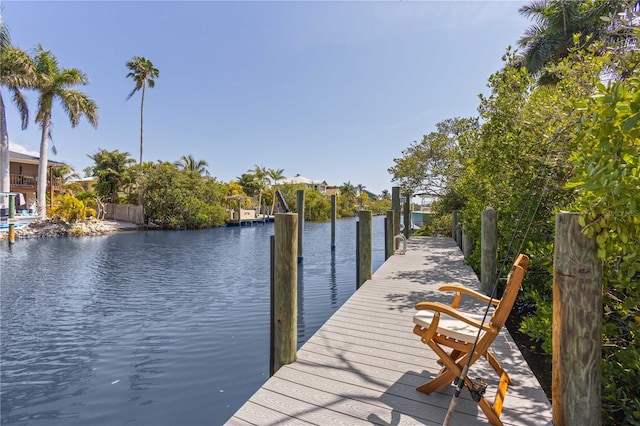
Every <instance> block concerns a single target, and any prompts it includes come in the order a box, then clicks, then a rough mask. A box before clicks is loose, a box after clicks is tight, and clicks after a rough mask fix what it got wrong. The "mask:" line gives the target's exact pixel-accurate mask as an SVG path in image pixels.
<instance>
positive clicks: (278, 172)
mask: <svg viewBox="0 0 640 426" xmlns="http://www.w3.org/2000/svg"><path fill="white" fill-rule="evenodd" d="M267 177H268V178H269V179H270V180H271V192H272V193H273V194H272V196H271V198H272V200H271V214H272V215H273V211H274V210H275V207H276V190H277V189H278V181H279V180H282V179H284V169H269V170H267Z"/></svg>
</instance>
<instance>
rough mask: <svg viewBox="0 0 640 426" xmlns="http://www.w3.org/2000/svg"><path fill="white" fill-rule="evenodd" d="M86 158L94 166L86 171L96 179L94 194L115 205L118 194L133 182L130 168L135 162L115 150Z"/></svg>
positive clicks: (127, 155) (101, 151) (103, 151)
mask: <svg viewBox="0 0 640 426" xmlns="http://www.w3.org/2000/svg"><path fill="white" fill-rule="evenodd" d="M88 157H89V158H91V159H92V160H93V161H94V165H93V166H91V167H89V168H88V169H90V170H87V171H88V172H89V173H88V174H90V175H91V176H95V177H97V178H98V183H97V184H96V185H95V187H94V190H95V192H96V194H97V195H98V196H99V197H101V199H103V200H104V201H105V202H107V203H117V202H118V194H119V193H120V192H121V191H122V190H124V189H125V188H126V187H127V186H128V185H129V184H131V182H132V181H133V178H132V172H133V169H132V167H131V166H132V165H133V164H135V162H136V160H134V159H133V158H131V157H130V156H129V153H128V152H120V151H118V150H117V149H116V150H115V151H107V150H105V149H101V150H99V151H98V152H96V153H95V154H93V155H88Z"/></svg>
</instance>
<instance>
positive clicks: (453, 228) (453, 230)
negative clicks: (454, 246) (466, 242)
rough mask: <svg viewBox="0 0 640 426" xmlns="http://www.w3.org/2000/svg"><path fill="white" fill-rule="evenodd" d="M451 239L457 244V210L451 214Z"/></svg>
mask: <svg viewBox="0 0 640 426" xmlns="http://www.w3.org/2000/svg"><path fill="white" fill-rule="evenodd" d="M451 238H453V239H454V240H455V241H456V242H458V240H457V238H458V210H454V211H452V212H451Z"/></svg>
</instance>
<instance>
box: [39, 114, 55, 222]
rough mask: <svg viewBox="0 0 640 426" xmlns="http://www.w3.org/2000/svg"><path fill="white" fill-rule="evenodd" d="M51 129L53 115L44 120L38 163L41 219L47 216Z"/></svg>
mask: <svg viewBox="0 0 640 426" xmlns="http://www.w3.org/2000/svg"><path fill="white" fill-rule="evenodd" d="M50 127H51V115H50V114H46V116H45V117H44V119H43V120H42V139H40V162H39V163H38V187H37V192H38V203H37V208H38V212H39V213H40V217H41V218H42V219H44V218H45V217H46V215H47V169H48V165H49V159H48V158H47V155H48V154H49V129H50ZM51 201H52V202H53V200H51Z"/></svg>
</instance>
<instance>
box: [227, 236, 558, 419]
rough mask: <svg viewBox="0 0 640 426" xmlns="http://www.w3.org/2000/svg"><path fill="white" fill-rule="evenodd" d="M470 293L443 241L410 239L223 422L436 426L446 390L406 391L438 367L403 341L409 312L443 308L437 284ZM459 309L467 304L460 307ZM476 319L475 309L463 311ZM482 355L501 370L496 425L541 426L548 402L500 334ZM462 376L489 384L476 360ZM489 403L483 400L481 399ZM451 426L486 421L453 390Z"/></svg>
mask: <svg viewBox="0 0 640 426" xmlns="http://www.w3.org/2000/svg"><path fill="white" fill-rule="evenodd" d="M450 283H455V284H462V285H466V286H468V287H471V288H474V289H478V288H479V282H478V279H477V277H476V275H475V273H474V272H473V270H472V269H471V268H470V267H469V266H467V265H465V264H464V259H463V257H462V253H461V252H460V250H459V249H458V247H457V246H456V244H455V242H454V241H453V240H452V239H448V238H430V237H412V238H411V239H410V240H409V242H408V247H407V252H406V254H404V255H394V256H391V257H390V258H389V259H388V260H387V261H386V262H385V263H384V264H383V265H382V266H381V267H380V268H379V269H378V270H377V271H376V272H375V273H374V274H373V277H372V279H371V280H369V281H367V282H365V283H364V284H363V286H362V287H361V288H360V289H359V290H357V291H356V292H355V293H354V295H353V296H352V297H351V298H350V299H349V300H348V301H347V302H345V304H344V305H343V306H342V307H341V308H340V309H339V310H338V311H337V312H336V313H335V314H334V315H333V316H332V317H331V318H330V319H329V320H328V321H327V322H326V323H325V324H324V325H323V326H322V327H321V328H320V329H319V330H318V331H317V332H316V334H314V335H313V336H312V337H311V338H310V339H309V340H308V341H307V342H306V343H305V344H304V345H303V346H302V347H301V348H300V350H299V351H298V359H297V361H296V362H294V363H292V364H289V365H285V366H284V367H282V368H281V369H280V370H278V371H277V372H276V374H275V375H274V376H273V377H271V378H270V379H269V380H267V382H266V383H265V384H264V385H263V386H262V387H261V388H260V389H259V390H258V391H257V392H256V393H255V394H254V395H253V396H252V397H251V398H250V399H249V401H247V402H246V403H245V404H244V405H243V406H242V407H241V408H240V409H239V410H238V411H237V412H236V413H235V414H234V416H233V417H231V418H230V419H229V420H228V421H227V423H226V424H228V425H282V424H287V425H289V424H291V425H310V424H313V425H321V426H326V425H372V424H375V425H440V424H442V422H443V420H444V418H445V415H446V413H447V409H448V407H449V403H450V402H451V396H452V395H453V392H454V388H453V387H450V388H445V389H443V390H442V391H440V392H436V393H433V394H431V395H425V394H423V393H421V392H418V391H417V390H416V389H415V388H416V386H419V385H421V384H423V383H424V382H425V381H427V380H429V379H431V378H432V377H434V376H435V375H436V374H437V373H438V371H439V370H440V368H441V367H440V365H438V363H437V362H436V361H437V357H436V356H435V355H434V353H433V352H432V351H431V350H430V349H429V348H428V347H427V346H426V345H424V344H422V343H421V342H420V339H419V338H418V336H416V335H415V334H413V332H412V330H413V322H412V317H413V314H414V313H415V309H414V305H415V304H416V303H418V302H420V301H425V300H430V301H441V302H444V303H448V302H450V298H451V297H450V295H446V294H442V293H440V292H439V291H438V290H437V289H438V287H440V286H441V285H442V284H450ZM467 302H469V301H468V300H467ZM469 306H471V308H470V309H474V310H476V311H477V312H478V313H483V312H484V309H485V306H484V305H482V304H475V305H467V306H466V307H467V308H468V307H469ZM492 351H493V352H494V353H495V354H496V356H497V357H498V359H499V360H500V362H501V364H502V366H503V367H504V368H505V370H506V371H507V372H508V374H509V376H510V378H511V380H512V381H513V385H511V386H510V387H509V391H508V393H507V396H506V399H505V402H504V409H503V411H502V416H501V420H502V422H503V423H504V424H505V425H531V426H534V425H535V426H539V425H551V424H552V421H551V419H552V412H551V404H550V403H549V400H548V399H547V397H546V395H545V393H544V391H543V390H542V388H541V386H540V384H539V383H538V381H537V379H536V378H535V376H534V375H533V373H532V372H531V369H530V368H529V366H528V365H527V363H526V361H525V360H524V358H523V356H522V354H521V353H520V351H519V350H518V348H517V346H516V344H515V343H514V341H513V340H512V338H511V337H510V336H509V334H508V332H507V330H506V329H503V330H502V333H501V335H500V336H499V337H498V338H497V339H496V341H495V342H494V344H493V346H492ZM469 377H470V378H472V379H473V378H482V379H484V380H486V381H487V383H488V389H487V395H488V396H490V397H491V396H492V395H493V394H494V393H495V389H496V387H497V384H498V383H497V378H496V376H495V374H494V373H493V370H492V369H491V367H490V366H489V365H488V363H487V362H486V361H485V360H484V359H481V360H479V361H478V362H476V363H475V364H473V366H472V368H471V369H470V371H469ZM491 399H493V398H492V397H491ZM451 424H452V425H460V426H469V425H486V424H488V421H487V418H486V417H485V416H484V414H483V413H482V411H481V410H480V408H479V407H478V406H477V404H476V403H475V402H474V401H473V400H472V399H471V398H470V396H469V392H468V391H466V390H463V392H462V396H461V398H460V401H459V402H458V404H457V407H456V411H455V413H454V415H453V418H452V421H451Z"/></svg>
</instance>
